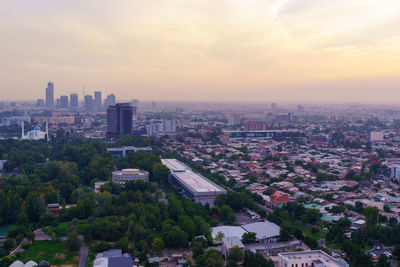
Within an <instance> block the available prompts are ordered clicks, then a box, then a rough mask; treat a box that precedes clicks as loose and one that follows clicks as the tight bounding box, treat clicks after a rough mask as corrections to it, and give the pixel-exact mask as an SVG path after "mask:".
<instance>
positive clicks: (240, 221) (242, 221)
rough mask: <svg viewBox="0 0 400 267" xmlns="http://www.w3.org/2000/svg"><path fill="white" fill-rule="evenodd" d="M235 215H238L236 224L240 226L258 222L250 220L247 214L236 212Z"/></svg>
mask: <svg viewBox="0 0 400 267" xmlns="http://www.w3.org/2000/svg"><path fill="white" fill-rule="evenodd" d="M235 214H236V222H237V223H238V224H239V225H243V224H248V223H253V222H256V221H253V220H252V219H250V218H249V216H247V214H246V213H245V212H236V213H235Z"/></svg>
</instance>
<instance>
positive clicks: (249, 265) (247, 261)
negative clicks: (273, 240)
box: [243, 251, 274, 267]
mask: <svg viewBox="0 0 400 267" xmlns="http://www.w3.org/2000/svg"><path fill="white" fill-rule="evenodd" d="M254 266H256V267H274V262H273V261H272V260H271V259H268V260H267V259H266V258H264V256H263V255H261V254H258V253H253V252H251V251H246V252H245V254H244V260H243V267H254Z"/></svg>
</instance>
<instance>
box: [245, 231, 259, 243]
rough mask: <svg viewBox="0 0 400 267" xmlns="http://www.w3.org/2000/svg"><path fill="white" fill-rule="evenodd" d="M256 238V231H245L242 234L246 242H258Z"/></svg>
mask: <svg viewBox="0 0 400 267" xmlns="http://www.w3.org/2000/svg"><path fill="white" fill-rule="evenodd" d="M256 240H257V238H256V233H254V232H248V233H244V234H243V236H242V242H243V243H244V244H249V243H254V242H256Z"/></svg>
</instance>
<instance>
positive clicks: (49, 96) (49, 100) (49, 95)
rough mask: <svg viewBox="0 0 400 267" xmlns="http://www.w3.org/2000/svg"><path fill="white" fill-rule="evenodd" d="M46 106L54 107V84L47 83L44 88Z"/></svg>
mask: <svg viewBox="0 0 400 267" xmlns="http://www.w3.org/2000/svg"><path fill="white" fill-rule="evenodd" d="M46 106H47V107H54V84H53V83H52V82H49V83H48V84H47V88H46Z"/></svg>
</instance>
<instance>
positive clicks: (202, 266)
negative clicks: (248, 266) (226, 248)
mask: <svg viewBox="0 0 400 267" xmlns="http://www.w3.org/2000/svg"><path fill="white" fill-rule="evenodd" d="M196 266H197V267H223V266H224V259H223V258H222V256H221V253H220V252H219V251H218V250H215V249H209V250H207V252H206V253H205V254H203V255H200V256H198V257H197V258H196Z"/></svg>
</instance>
